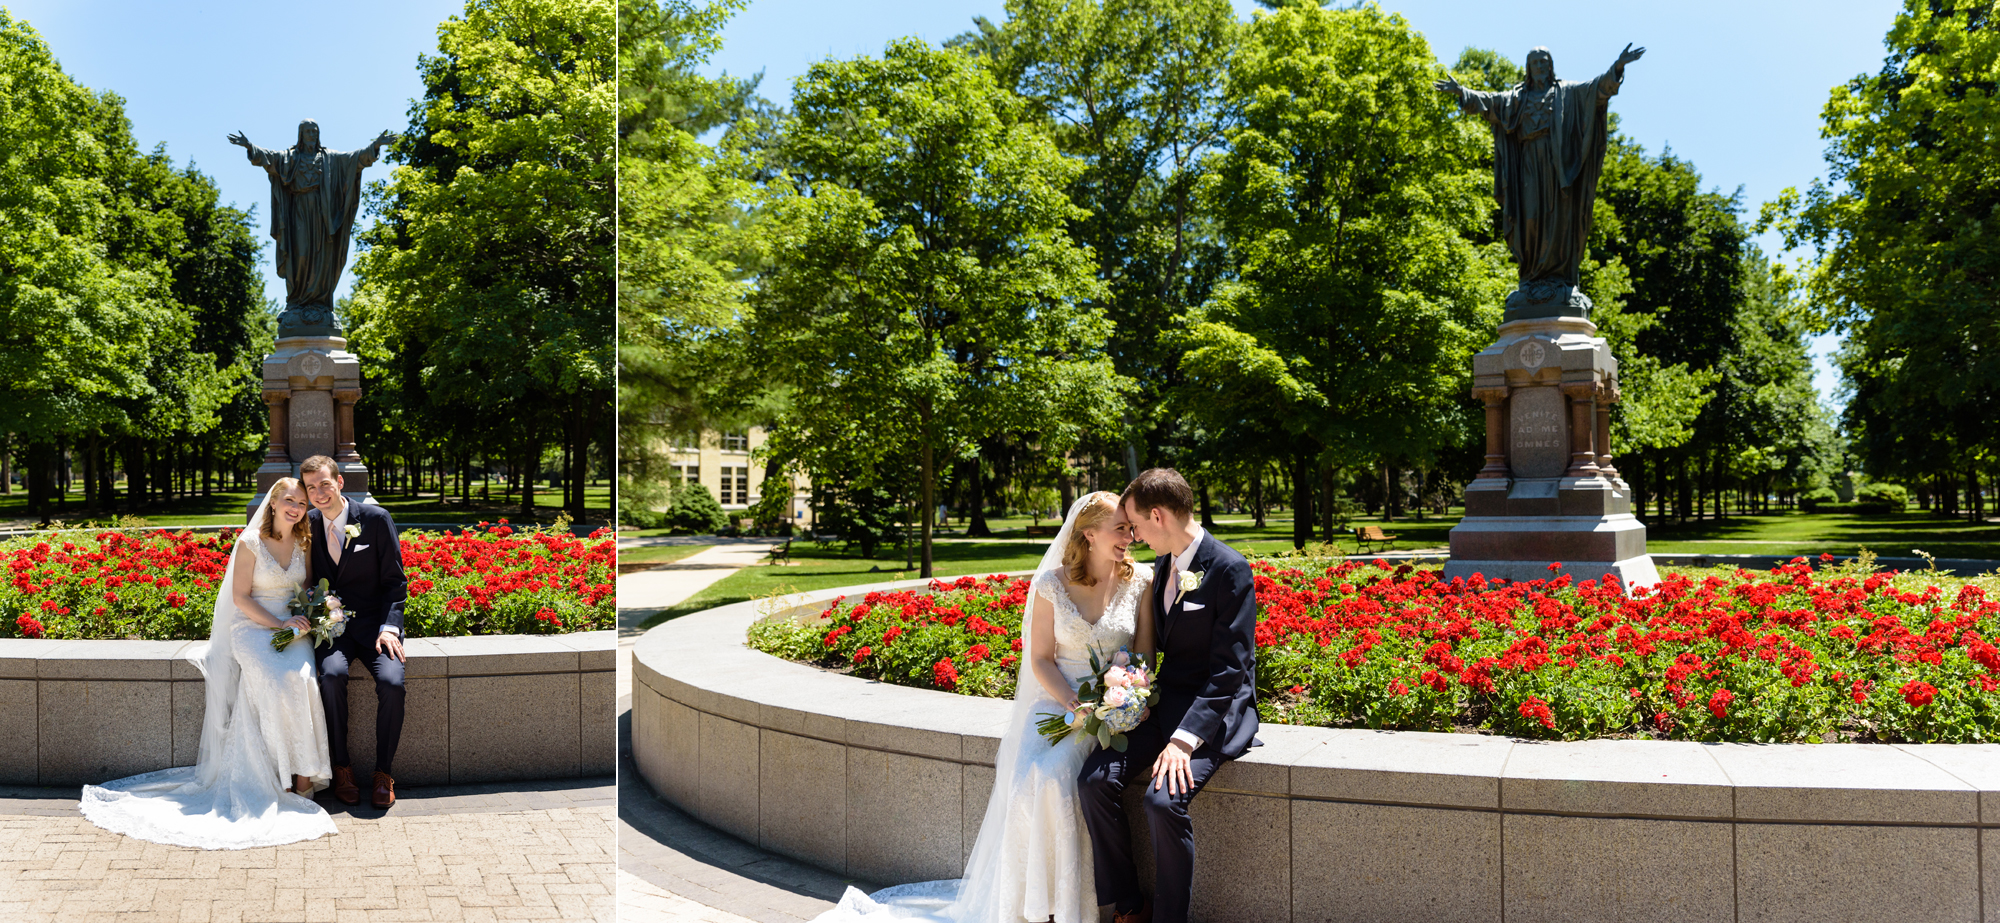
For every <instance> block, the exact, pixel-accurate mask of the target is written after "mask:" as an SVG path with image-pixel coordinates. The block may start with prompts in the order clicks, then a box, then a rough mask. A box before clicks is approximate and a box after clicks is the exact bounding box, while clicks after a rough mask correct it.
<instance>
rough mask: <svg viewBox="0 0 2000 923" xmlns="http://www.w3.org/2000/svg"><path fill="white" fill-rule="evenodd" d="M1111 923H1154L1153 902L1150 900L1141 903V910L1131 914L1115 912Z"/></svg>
mask: <svg viewBox="0 0 2000 923" xmlns="http://www.w3.org/2000/svg"><path fill="white" fill-rule="evenodd" d="M1111 923H1153V902H1152V900H1150V899H1148V900H1146V901H1145V902H1143V903H1141V904H1140V905H1139V909H1138V910H1134V911H1132V912H1131V913H1117V912H1113V913H1112V914H1111Z"/></svg>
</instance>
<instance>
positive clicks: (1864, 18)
mask: <svg viewBox="0 0 2000 923" xmlns="http://www.w3.org/2000/svg"><path fill="white" fill-rule="evenodd" d="M1234 2H1235V6H1236V9H1237V12H1238V14H1239V15H1240V16H1241V17H1242V18H1245V19H1248V18H1249V17H1250V15H1251V13H1252V11H1254V10H1256V9H1258V7H1257V6H1256V5H1255V4H1254V3H1251V2H1248V0H1234ZM1383 6H1384V7H1386V8H1388V9H1391V10H1395V11H1397V12H1400V13H1401V14H1402V15H1403V16H1404V18H1406V19H1408V20H1409V21H1410V23H1411V24H1412V25H1414V26H1415V27H1416V28H1417V30H1418V31H1420V32H1422V33H1423V34H1424V35H1425V37H1426V38H1427V39H1429V41H1430V43H1431V47H1432V49H1433V50H1434V51H1435V52H1436V53H1437V55H1438V57H1439V58H1441V59H1443V60H1445V61H1446V62H1447V63H1449V62H1450V61H1452V60H1455V59H1457V57H1458V53H1459V52H1460V51H1461V50H1462V49H1464V48H1465V47H1466V46H1468V45H1477V46H1482V47H1487V48H1493V49H1495V50H1497V51H1500V52H1502V53H1503V54H1506V55H1507V56H1508V57H1510V58H1512V59H1514V60H1515V61H1516V62H1518V61H1520V60H1521V59H1522V58H1523V57H1524V56H1525V55H1526V53H1527V51H1528V49H1530V48H1533V47H1535V46H1537V45H1546V46H1548V48H1549V50H1550V52H1551V53H1553V54H1554V56H1555V61H1556V72H1557V74H1558V75H1560V76H1563V77H1565V78H1567V79H1571V80H1581V79H1586V78H1588V77H1591V76H1595V75H1596V74H1598V73H1601V72H1602V71H1603V70H1604V69H1605V68H1606V67H1608V66H1609V65H1610V64H1611V62H1612V61H1613V60H1615V59H1616V58H1617V55H1618V52H1619V50H1620V49H1622V48H1623V47H1624V46H1625V43H1626V42H1632V43H1634V44H1637V45H1639V46H1642V47H1644V48H1645V49H1646V57H1645V59H1644V60H1642V61H1640V62H1639V63H1637V64H1634V65H1632V67H1631V69H1630V70H1629V71H1628V72H1627V75H1626V81H1625V88H1624V90H1623V91H1622V92H1621V93H1620V94H1619V96H1618V98H1617V99H1615V100H1613V101H1612V110H1613V111H1615V112H1617V113H1619V117H1620V119H1621V120H1622V127H1623V129H1624V131H1625V133H1626V134H1628V135H1630V136H1631V137H1633V138H1635V139H1637V140H1638V141H1639V142H1640V143H1641V144H1644V145H1645V146H1646V148H1647V149H1648V150H1650V151H1654V152H1658V151H1659V150H1660V149H1662V148H1664V147H1667V146H1669V145H1671V146H1672V148H1673V151H1674V153H1675V154H1676V155H1678V156H1680V157H1683V158H1685V159H1688V160H1690V161H1692V162H1693V163H1694V164H1695V166H1696V167H1697V168H1698V169H1699V170H1700V171H1701V173H1702V177H1703V179H1704V181H1705V182H1706V184H1707V185H1709V186H1711V187H1716V188H1720V189H1721V190H1722V191H1724V192H1731V191H1734V190H1735V189H1737V188H1738V187H1741V188H1742V190H1743V202H1744V206H1745V213H1746V215H1748V216H1750V217H1753V218H1754V216H1755V215H1756V210H1757V206H1758V205H1760V204H1762V203H1763V202H1766V201H1769V200H1770V199H1772V198H1775V197H1776V196H1777V194H1778V192H1779V190H1781V189H1783V188H1785V187H1786V186H1804V185H1805V184H1807V183H1808V182H1811V180H1812V179H1813V178H1814V177H1816V176H1822V175H1824V172H1825V161H1824V160H1823V159H1822V157H1821V154H1822V151H1823V150H1824V148H1825V142H1824V141H1823V140H1821V138H1820V136H1819V127H1820V119H1819V114H1820V109H1821V108H1822V107H1823V106H1824V105H1825V104H1826V101H1827V95H1828V92H1829V91H1830V90H1831V89H1832V88H1833V87H1834V86H1835V85H1837V84H1840V83H1844V82H1845V81H1847V80H1848V79H1850V78H1852V77H1854V76H1855V75H1856V74H1860V73H1865V72H1872V71H1875V70H1878V69H1880V67H1881V66H1882V58H1883V46H1882V36H1883V35H1884V34H1886V33H1887V32H1888V30H1889V25H1890V23H1891V22H1892V21H1893V20H1894V18H1895V14H1896V11H1897V10H1898V9H1900V6H1901V5H1900V4H1899V3H1897V2H1894V0H1734V2H1723V0H1682V2H1673V3H1625V2H1621V3H1607V4H1561V5H1556V6H1540V5H1532V4H1517V3H1498V2H1492V0H1484V2H1472V0H1385V2H1384V3H1383ZM1538 11H1539V12H1538ZM981 15H983V16H986V17H988V18H989V19H993V20H994V21H996V22H998V21H1000V20H1002V19H1004V18H1005V15H1006V7H1005V4H1004V3H1002V2H1000V0H872V2H863V0H751V2H750V6H749V8H748V9H747V10H745V11H744V12H742V13H740V14H738V15H737V17H736V18H735V19H734V20H733V21H731V22H730V24H729V26H728V27H727V29H726V30H725V31H724V33H723V42H724V44H723V48H722V51H721V52H720V53H719V54H717V55H716V57H715V58H714V59H713V60H712V61H711V62H710V63H711V65H712V66H711V71H712V72H713V71H727V72H729V73H732V74H737V75H749V74H753V73H756V72H758V71H763V72H764V75H765V77H764V84H763V92H764V95H765V96H767V97H770V98H771V99H774V100H779V101H784V100H787V99H789V98H790V96H791V83H792V80H793V79H794V78H795V77H797V76H799V75H800V74H802V73H804V72H805V69H806V68H807V67H808V66H810V65H811V64H812V63H813V62H814V61H818V60H822V59H824V58H827V57H850V56H853V55H858V54H877V53H880V51H881V49H882V46H883V45H884V44H885V43H886V42H888V41H889V40H890V39H893V38H897V37H901V36H906V35H914V36H918V37H921V38H924V39H926V40H929V41H932V42H941V41H944V40H945V39H948V38H950V37H952V36H953V35H956V34H958V33H960V32H963V31H965V30H966V29H968V28H970V27H971V24H972V17H974V16H981ZM1760 243H1761V244H1762V245H1763V246H1764V249H1765V251H1766V252H1767V253H1775V252H1776V250H1777V248H1778V243H1779V242H1778V241H1777V240H1776V239H1775V236H1771V237H1767V238H1765V239H1763V240H1761V241H1760ZM1835 345H1836V344H1835V343H1834V342H1833V341H1832V340H1831V339H1830V338H1828V339H1824V340H1822V341H1819V342H1816V343H1815V344H1814V347H1815V353H1816V355H1817V356H1818V357H1819V361H1818V362H1817V363H1816V365H1817V368H1818V374H1817V376H1816V384H1818V386H1819V388H1820V395H1821V397H1822V398H1823V399H1830V398H1831V397H1832V396H1833V388H1834V386H1835V384H1836V383H1837V381H1838V376H1837V374H1836V373H1834V372H1833V371H1832V369H1831V367H1830V365H1829V364H1828V363H1827V362H1826V361H1825V359H1824V357H1825V355H1826V354H1827V352H1829V351H1830V350H1831V349H1832V348H1834V346H1835Z"/></svg>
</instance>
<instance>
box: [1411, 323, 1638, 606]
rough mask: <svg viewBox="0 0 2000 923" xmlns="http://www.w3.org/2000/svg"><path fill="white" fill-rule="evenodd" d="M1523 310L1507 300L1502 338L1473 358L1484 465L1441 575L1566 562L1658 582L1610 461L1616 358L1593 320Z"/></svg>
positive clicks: (1539, 570)
mask: <svg viewBox="0 0 2000 923" xmlns="http://www.w3.org/2000/svg"><path fill="white" fill-rule="evenodd" d="M1577 297H1579V298H1580V297H1581V296H1580V295H1578V296H1577ZM1549 300H1551V301H1557V300H1559V299H1554V298H1551V299H1549ZM1565 304H1566V302H1565ZM1586 305H1587V302H1586ZM1517 307H1520V306H1517V305H1515V304H1514V303H1513V299H1510V301H1509V304H1508V311H1507V320H1506V321H1505V322H1504V323H1502V324H1501V325H1500V335H1499V338H1498V339H1496V340H1495V341H1494V342H1493V345H1491V346H1488V347H1487V348H1486V349H1484V350H1482V351H1481V352H1480V353H1479V354H1478V355H1476V356H1474V357H1473V359H1472V375H1473V390H1472V393H1473V396H1475V397H1477V398H1479V399H1480V401H1481V402H1482V403H1484V404H1485V405H1486V466H1485V468H1483V469H1482V470H1481V471H1480V472H1479V477H1478V478H1476V479H1475V480H1474V481H1473V482H1472V483H1471V484H1470V485H1469V486H1467V487H1466V489H1465V518H1464V520H1462V521H1461V522H1460V523H1459V524H1458V526H1457V527H1456V528H1453V529H1452V530H1451V560H1450V561H1449V562H1448V563H1446V564H1445V569H1444V576H1445V577H1446V579H1450V578H1452V577H1470V576H1472V575H1473V574H1475V573H1479V574H1484V575H1486V577H1487V578H1488V579H1494V578H1505V579H1508V580H1534V579H1543V578H1548V577H1552V576H1554V574H1552V573H1551V572H1550V571H1549V569H1548V565H1549V564H1551V563H1554V562H1560V563H1561V564H1562V569H1561V571H1560V573H1566V574H1570V575H1571V576H1572V577H1573V578H1575V579H1576V580H1579V581H1581V580H1594V579H1598V578H1601V577H1603V576H1604V575H1606V574H1616V575H1617V576H1618V579H1619V580H1620V581H1622V582H1623V583H1624V584H1625V585H1626V586H1627V587H1632V586H1641V585H1646V584H1652V583H1656V582H1658V581H1659V579H1660V578H1659V573H1658V572H1657V571H1655V570H1654V568H1653V561H1652V558H1650V557H1648V556H1647V555H1646V527H1645V526H1644V525H1643V524H1641V523H1640V522H1639V520H1638V519H1636V518H1634V517H1633V515H1632V494H1631V490H1630V488H1629V487H1628V486H1627V485H1626V483H1625V482H1624V480H1622V479H1620V478H1619V477H1618V469H1617V468H1615V467H1613V465H1612V462H1611V446H1610V436H1609V432H1608V430H1609V425H1610V419H1611V417H1610V415H1611V405H1612V404H1614V403H1617V401H1618V397H1619V395H1618V361H1617V360H1616V359H1614V358H1612V356H1611V350H1610V348H1609V347H1608V346H1607V345H1606V344H1605V342H1604V339H1603V338H1602V337H1599V336H1596V335H1595V334H1596V333H1597V326H1596V325H1595V324H1592V323H1591V322H1590V321H1589V320H1588V319H1586V318H1584V317H1581V316H1574V315H1565V316H1553V317H1550V316H1534V315H1535V314H1536V313H1541V312H1535V311H1528V310H1517Z"/></svg>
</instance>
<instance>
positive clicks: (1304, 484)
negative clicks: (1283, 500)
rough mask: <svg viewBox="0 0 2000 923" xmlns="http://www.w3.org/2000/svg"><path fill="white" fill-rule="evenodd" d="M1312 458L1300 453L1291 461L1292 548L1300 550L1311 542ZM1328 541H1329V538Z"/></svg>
mask: <svg viewBox="0 0 2000 923" xmlns="http://www.w3.org/2000/svg"><path fill="white" fill-rule="evenodd" d="M1311 471H1312V456H1311V455H1309V454H1307V453H1305V452H1300V453H1299V454H1298V456H1297V457H1296V458H1294V459H1292V548H1293V549H1294V550H1298V549H1302V548H1304V547H1305V546H1306V542H1309V541H1311V540H1312V509H1313V505H1312V476H1311V475H1310V473H1309V472H1311ZM1328 540H1329V541H1330V540H1331V536H1329V538H1328Z"/></svg>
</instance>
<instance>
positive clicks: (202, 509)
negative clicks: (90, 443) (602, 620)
mask: <svg viewBox="0 0 2000 923" xmlns="http://www.w3.org/2000/svg"><path fill="white" fill-rule="evenodd" d="M122 486H123V485H122V484H121V485H120V487H121V489H122ZM500 491H501V486H500V485H498V484H495V485H493V493H492V495H493V497H494V498H495V499H494V501H493V502H490V503H482V502H480V500H479V485H476V484H475V485H473V489H472V501H471V503H470V504H466V505H461V504H460V503H459V502H458V497H457V495H455V494H454V495H452V496H450V497H446V498H444V499H443V500H440V499H439V498H438V495H437V493H436V492H434V491H433V492H430V493H424V494H419V495H418V496H416V497H414V498H412V497H409V496H406V495H404V494H402V493H400V492H398V493H394V494H389V495H384V494H377V495H376V497H375V499H376V501H377V502H378V503H380V504H381V505H382V508H383V509H386V510H388V511H389V513H390V515H392V516H394V517H396V520H397V521H398V522H442V523H460V524H471V523H475V522H478V521H480V520H482V519H483V520H489V521H491V520H497V519H499V518H501V517H503V516H504V517H507V518H509V519H511V520H513V521H515V522H521V521H524V517H522V516H521V515H520V513H521V505H520V504H519V503H511V504H502V503H500V502H499V501H498V498H499V497H500V496H501V492H500ZM257 498H258V495H257V494H256V492H255V491H217V492H216V493H215V494H213V495H211V496H206V497H203V496H199V495H195V496H185V497H176V498H174V499H173V500H171V501H168V502H157V501H156V502H154V503H151V504H148V505H147V506H146V507H144V508H143V509H140V510H138V511H136V513H135V514H134V515H137V516H138V517H139V518H141V519H144V520H146V522H147V523H149V524H151V525H155V526H227V525H239V524H241V523H242V522H243V515H244V509H245V507H247V506H248V504H249V503H250V502H251V501H252V500H253V499H257ZM121 499H122V498H121ZM561 499H562V493H561V491H560V490H548V489H544V488H540V487H538V488H536V490H535V501H536V502H535V516H534V519H535V520H536V521H537V522H553V521H555V518H556V514H557V513H558V512H560V509H559V508H558V507H556V506H554V505H553V503H555V502H560V501H561ZM584 506H585V509H586V511H587V515H586V516H585V517H584V520H585V521H586V522H600V523H601V522H607V521H609V520H610V518H611V512H610V510H611V488H610V487H609V486H608V485H598V486H595V487H586V488H584ZM51 515H52V516H53V517H54V518H55V519H59V520H62V521H64V522H66V523H71V524H74V523H81V522H90V521H94V522H104V521H106V520H109V519H111V518H112V517H111V516H109V515H106V514H103V513H97V512H92V511H89V510H86V509H85V508H84V506H83V492H82V490H81V488H80V487H79V489H77V490H75V491H72V492H71V493H70V494H69V495H68V496H67V497H66V498H65V499H64V501H63V508H62V509H60V510H58V511H55V512H53V513H52V514H51ZM34 518H35V517H34V514H33V513H31V512H29V510H28V493H27V491H26V490H23V489H19V488H17V489H16V490H15V491H14V492H13V493H12V494H0V522H5V521H14V522H21V521H26V522H29V523H31V524H32V522H33V521H34Z"/></svg>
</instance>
